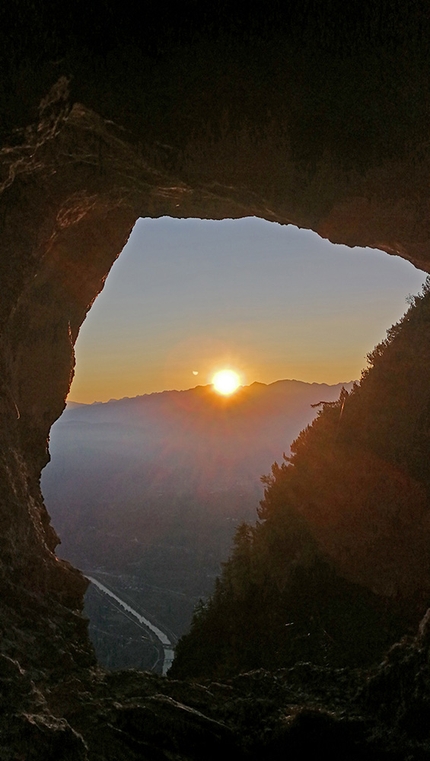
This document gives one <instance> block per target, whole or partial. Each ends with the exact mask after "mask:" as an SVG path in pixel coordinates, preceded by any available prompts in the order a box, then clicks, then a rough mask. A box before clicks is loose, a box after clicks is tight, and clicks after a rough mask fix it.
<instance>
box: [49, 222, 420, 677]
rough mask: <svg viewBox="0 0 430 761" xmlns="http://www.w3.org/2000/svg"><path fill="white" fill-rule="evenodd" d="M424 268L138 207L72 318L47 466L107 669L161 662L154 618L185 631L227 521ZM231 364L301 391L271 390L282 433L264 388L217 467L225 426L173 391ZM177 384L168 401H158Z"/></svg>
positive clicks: (301, 237)
mask: <svg viewBox="0 0 430 761" xmlns="http://www.w3.org/2000/svg"><path fill="white" fill-rule="evenodd" d="M422 282H423V273H422V272H421V271H419V270H416V269H415V268H414V267H413V266H412V265H410V264H409V263H408V262H406V261H405V260H403V259H400V258H398V257H392V256H389V255H387V254H386V253H384V252H381V251H378V250H370V249H350V248H348V247H346V246H339V245H334V244H331V243H330V242H329V241H327V240H323V239H321V238H319V236H317V235H316V234H315V233H313V232H311V231H309V230H300V229H298V228H295V227H292V226H281V225H278V224H274V223H271V222H266V221H265V220H262V219H256V218H253V217H249V218H245V219H236V220H231V219H227V220H223V221H213V220H212V221H211V220H198V219H174V218H171V217H162V218H160V219H150V218H146V219H139V220H138V222H137V223H136V225H135V227H134V229H133V232H132V234H131V236H130V239H129V241H128V243H127V245H126V247H125V248H124V250H123V252H122V253H121V255H120V257H119V259H118V261H117V262H116V263H115V264H114V266H113V268H112V271H111V273H110V275H109V277H108V279H107V282H106V285H105V288H104V290H103V292H102V293H101V294H100V296H99V297H98V299H97V301H96V303H95V305H94V306H93V307H92V311H91V315H90V317H89V319H87V321H86V322H85V324H84V326H83V328H82V329H81V335H80V337H79V339H78V342H77V346H76V357H77V367H76V377H75V380H74V382H73V384H72V387H71V392H70V397H69V398H70V400H71V401H70V402H69V406H68V409H67V410H66V412H65V413H64V414H63V416H62V417H61V418H60V419H59V421H58V422H57V423H56V424H55V425H54V427H53V429H52V432H51V444H50V450H51V463H50V464H49V465H48V466H47V467H46V468H45V469H44V471H43V474H42V489H43V493H44V497H45V501H46V504H47V507H48V511H49V513H50V514H51V516H52V518H53V524H54V526H55V528H56V530H58V532H59V534H60V536H61V538H62V542H63V546H62V547H61V546H60V547H59V548H58V550H57V552H58V554H59V556H61V557H64V558H66V559H67V560H69V561H71V562H72V563H73V564H74V565H75V566H77V567H79V568H80V569H81V570H82V571H83V572H84V573H85V574H87V575H88V576H91V578H92V579H93V580H94V583H93V584H91V586H90V587H89V590H88V592H87V596H86V612H87V614H88V615H89V618H90V635H91V637H92V640H93V643H94V645H95V647H96V652H97V655H98V658H99V660H100V662H101V663H102V664H103V665H104V666H106V667H108V668H124V667H139V668H142V669H144V670H151V669H155V670H158V671H160V672H161V671H162V670H163V669H164V670H165V668H166V665H167V663H168V662H167V660H166V659H164V663H163V657H164V654H165V650H163V646H162V643H161V645H160V639H159V636H158V635H157V634H154V632H153V631H151V628H150V627H151V626H152V627H155V628H156V629H157V630H158V631H161V632H163V633H164V635H165V636H166V637H167V639H168V641H169V643H171V644H172V645H173V644H174V643H175V642H176V640H177V638H178V637H179V636H180V635H182V634H183V633H184V632H185V631H186V630H187V628H188V626H189V623H190V620H191V616H192V611H193V609H194V607H195V604H196V603H197V602H198V600H199V599H200V598H205V597H207V596H208V595H209V594H210V593H211V591H212V588H213V583H214V579H215V577H216V576H217V574H218V572H219V569H220V563H221V562H222V561H224V560H225V559H226V558H227V556H228V554H229V551H230V546H231V540H232V535H233V533H234V530H235V527H236V526H237V525H238V523H239V522H240V521H243V520H247V521H250V522H252V521H253V520H254V519H255V516H256V508H257V506H258V502H259V499H260V498H261V496H262V490H261V485H260V483H259V478H260V476H261V475H263V474H264V473H267V472H268V470H269V469H270V466H271V464H272V462H273V461H274V460H275V459H279V458H280V457H281V456H282V451H284V450H285V449H287V447H288V446H289V444H290V443H291V441H292V440H293V439H294V438H295V437H296V436H297V434H298V433H299V431H300V430H301V428H303V427H305V425H306V424H307V423H308V422H310V420H311V419H312V417H313V416H314V414H315V410H311V407H310V404H311V403H315V402H317V401H318V400H319V397H320V396H321V395H322V396H323V397H324V398H327V399H328V398H329V399H331V398H333V399H334V398H337V396H338V394H339V390H340V388H341V386H342V385H343V384H345V385H346V386H347V388H349V387H350V386H351V383H352V381H354V380H357V379H358V378H359V376H360V371H361V369H362V367H363V365H364V363H365V356H366V354H367V352H368V351H371V349H372V348H373V346H374V345H375V344H376V343H378V342H379V341H380V340H382V338H383V336H384V334H385V329H386V328H387V327H388V326H389V325H391V324H392V323H393V322H395V321H396V320H397V319H399V318H400V317H401V315H402V313H403V312H404V310H405V297H406V296H407V294H408V293H411V292H416V291H418V290H419V287H420V286H421V285H422ZM225 365H228V366H232V367H235V369H236V370H238V371H239V372H240V374H241V379H242V384H243V386H245V387H252V385H254V387H256V388H257V387H258V388H260V387H261V389H266V390H267V389H268V388H269V389H270V388H271V387H272V386H273V387H275V386H276V385H277V383H278V384H279V382H281V381H285V380H287V381H288V382H291V383H297V381H299V382H302V386H303V389H302V391H303V393H302V396H300V395H299V396H300V398H298V397H297V400H296V404H297V405H298V409H299V412H297V410H296V411H295V410H294V409H293V407H292V406H291V405H292V402H291V399H287V398H285V399H282V400H281V399H278V401H277V402H276V404H277V405H282V404H284V405H286V412H285V414H284V417H283V418H282V426H283V428H282V426H281V430H280V426H279V424H278V425H275V424H274V419H273V418H274V416H277V417H279V406H278V407H277V408H276V407H274V406H273V405H274V402H272V403H271V407H270V405H269V407H270V409H269V407H266V409H265V411H264V413H261V415H262V416H263V417H264V416H265V418H264V424H265V429H264V431H263V428H264V426H263V427H262V426H261V420H260V421H259V422H258V425H260V427H259V428H258V427H255V426H256V425H257V424H256V421H255V420H253V422H252V425H253V426H254V428H252V432H251V436H250V430H251V429H250V428H248V429H246V428H244V425H243V424H242V430H241V438H239V439H237V438H236V439H235V440H234V446H235V448H240V446H242V447H243V448H244V454H243V456H242V457H240V458H238V457H237V455H235V459H234V467H230V468H227V470H228V477H227V478H225V479H223V476H222V475H221V471H222V469H223V468H224V469H225V467H226V457H225V456H224V458H223V457H222V456H221V454H220V451H219V444H220V441H221V439H222V436H221V433H220V431H219V430H218V431H217V432H216V436H217V440H216V446H214V447H212V449H210V448H206V449H205V447H204V446H203V447H202V438H201V436H202V433H203V434H204V436H205V438H206V439H207V431H203V432H202V431H201V430H200V431H199V432H198V433H199V435H198V436H197V434H196V431H195V430H190V424H189V421H190V418H192V417H193V416H199V415H201V414H202V409H201V407H200V408H197V407H196V406H195V404H194V402H191V403H189V402H187V403H186V404H182V402H181V404H179V405H178V403H177V398H181V399H182V397H181V393H178V392H182V393H183V395H184V398H185V396H186V394H187V393H190V391H189V390H192V387H193V388H195V386H196V384H198V386H197V387H200V388H205V387H208V384H210V382H211V377H212V374H213V372H214V371H215V369H217V368H219V367H221V366H225ZM292 379H295V380H292ZM348 384H349V386H348ZM299 386H300V384H299ZM312 386H313V389H312ZM309 391H312V394H313V395H312V394H309V393H308V392H309ZM163 392H164V394H163ZM304 392H306V393H304ZM169 395H170V397H172V398H174V404H173V406H171V407H169V404H167V405H166V409H165V410H160V409H158V410H157V409H156V408H155V407H154V409H151V408H150V404H151V403H152V402H158V403H159V402H160V400H161V399H163V397H164V398H165V399H166V400H167V401H169V399H170V397H169ZM327 395H328V396H327ZM317 397H318V398H317ZM115 400H116V401H115ZM145 404H146V405H147V407H146V408H145V407H144V405H145ZM254 404H257V405H258V404H260V406H261V402H258V400H255V399H254ZM158 406H159V405H158ZM178 410H179V413H178ZM247 414H249V411H248V413H247ZM172 416H173V418H175V425H174V426H172V425H170V420H169V418H170V419H171V418H172ZM285 416H286V418H289V425H288V421H287V420H286V418H285ZM284 418H285V419H284ZM291 418H292V419H293V420H292V422H291ZM148 421H150V423H149V422H148ZM206 424H207V426H212V427H213V425H214V421H213V419H211V420H207V421H206ZM169 425H170V427H169ZM235 425H236V426H237V421H236V423H235ZM248 426H251V423H249V421H248ZM191 428H192V426H191ZM255 431H257V433H256V432H255ZM229 432H230V434H231V430H230V431H229ZM222 433H223V434H224V438H225V433H226V431H225V430H224V431H223V432H222ZM253 435H254V436H257V435H258V436H260V437H261V436H263V440H264V446H260V447H259V448H255V447H254V450H255V449H256V451H254V450H252V449H251V450H250V449H249V445H248V447H246V446H245V442H248V441H249V439H250V437H251V438H252V436H253ZM166 439H168V440H169V446H167V445H166ZM269 441H270V443H269ZM223 446H224V448H225V444H224V445H223ZM181 450H182V451H181ZM184 451H185V453H186V454H185V455H184ZM197 451H199V453H200V456H199V455H198V454H197ZM245 455H246V457H245ZM230 456H231V457H232V456H233V455H232V452H230ZM187 457H188V459H187ZM208 459H209V460H210V461H211V467H210V468H208V472H207V473H206V474H205V477H202V470H203V469H204V462H205V461H206V462H207V461H208ZM245 459H247V460H248V465H247V467H246V468H245V467H244V460H245ZM166 461H168V462H169V467H166V465H165V462H166ZM191 462H192V466H191ZM196 471H197V473H196ZM166 484H167V485H168V486H167V487H166ZM220 503H222V507H221V506H220ZM103 582H104V584H103ZM97 583H98V584H99V586H98V587H97ZM102 587H103V588H102ZM106 589H108V590H110V591H111V592H112V594H111V595H108V594H107V593H106ZM112 595H114V596H112ZM115 595H116V598H115ZM120 600H121V601H122V602H123V603H124V604H125V605H126V606H129V609H127V608H124V607H123V605H121V603H120ZM131 611H134V613H133V612H131ZM136 612H137V613H138V614H139V615H141V616H142V617H143V618H144V619H145V622H146V623H145V622H143V620H139V619H138V618H136V615H135V613H136ZM148 625H149V628H148ZM168 650H169V648H168ZM169 652H170V651H169Z"/></svg>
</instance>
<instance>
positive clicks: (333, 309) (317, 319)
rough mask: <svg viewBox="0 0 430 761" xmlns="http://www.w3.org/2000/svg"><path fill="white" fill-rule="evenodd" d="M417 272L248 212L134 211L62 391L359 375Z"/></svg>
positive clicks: (414, 286) (84, 397)
mask: <svg viewBox="0 0 430 761" xmlns="http://www.w3.org/2000/svg"><path fill="white" fill-rule="evenodd" d="M424 280H425V273H423V272H420V271H418V270H416V269H415V268H414V267H413V266H412V265H411V264H409V263H408V262H406V261H404V260H403V259H400V258H398V257H392V256H389V255H388V254H384V253H382V252H379V251H372V250H370V249H350V248H348V247H346V246H334V245H333V244H331V243H329V242H328V241H324V240H322V239H321V238H319V237H318V236H317V235H316V234H315V233H312V232H310V231H309V230H298V229H297V228H295V227H292V226H281V225H278V224H274V223H270V222H265V221H263V220H259V219H255V218H249V219H242V220H224V221H222V222H215V221H203V220H174V219H170V218H162V219H159V220H154V219H147V220H139V221H138V223H137V224H136V226H135V228H134V231H133V233H132V235H131V237H130V240H129V243H128V244H127V246H126V248H125V249H124V251H123V252H122V254H121V256H120V257H119V259H118V261H117V262H116V263H115V265H114V267H113V268H112V271H111V274H110V275H109V277H108V280H107V284H106V286H105V289H104V291H103V292H102V294H101V295H100V296H99V297H98V299H97V301H96V302H95V305H94V306H93V308H92V309H91V312H90V313H89V317H88V318H87V320H86V322H85V323H84V325H83V327H82V329H81V333H80V336H79V338H78V342H77V346H76V358H77V367H76V377H75V380H74V382H73V385H72V389H71V393H70V396H69V398H70V399H72V400H74V401H79V402H87V403H88V402H89V403H90V402H93V401H95V400H97V401H106V400H108V399H111V398H121V397H124V396H137V395H139V394H144V393H151V392H153V391H162V390H164V389H186V388H190V387H193V386H196V385H205V384H207V383H210V382H211V380H212V377H213V374H214V373H215V372H216V371H217V370H219V369H222V368H224V367H229V368H232V369H234V370H236V371H237V372H239V373H240V375H241V378H242V382H243V384H250V383H252V382H254V381H255V380H258V381H260V382H263V383H271V382H273V381H275V380H279V379H283V378H296V379H298V380H304V381H309V382H319V383H322V382H325V383H338V382H342V381H345V382H346V381H349V380H352V379H356V378H359V376H360V372H361V369H362V367H364V365H365V356H366V354H367V352H369V351H371V350H372V348H373V347H374V345H375V344H376V343H377V342H379V341H380V340H382V339H383V338H384V336H385V331H386V329H387V328H388V327H390V325H391V324H392V323H393V322H395V321H396V320H397V319H399V317H400V316H401V315H402V314H403V313H404V311H405V309H406V303H405V297H406V296H407V295H408V294H409V293H416V292H417V291H418V290H419V289H420V287H421V285H422V283H423V282H424Z"/></svg>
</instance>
